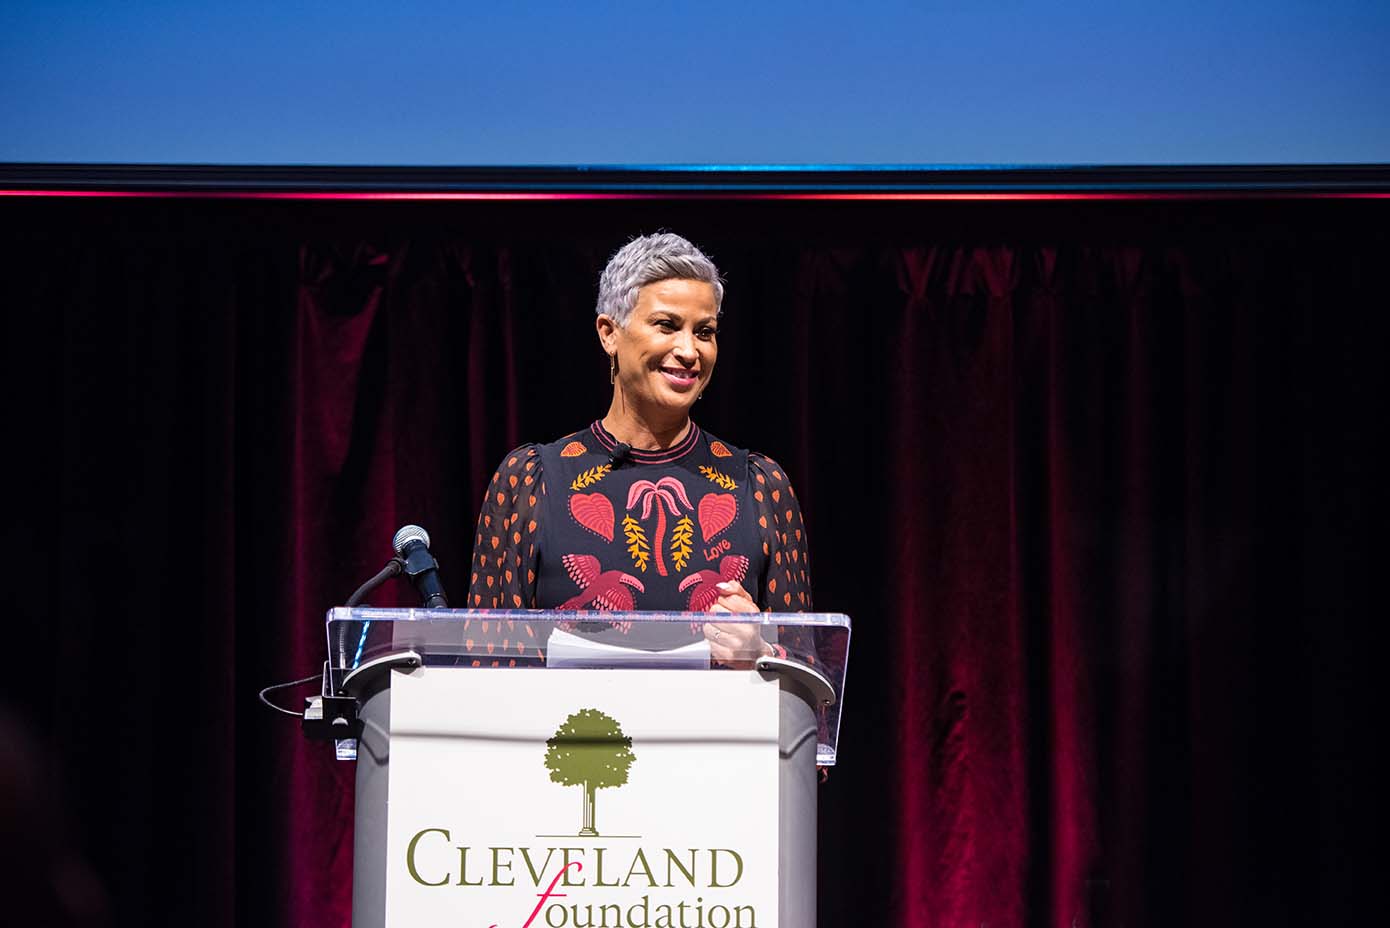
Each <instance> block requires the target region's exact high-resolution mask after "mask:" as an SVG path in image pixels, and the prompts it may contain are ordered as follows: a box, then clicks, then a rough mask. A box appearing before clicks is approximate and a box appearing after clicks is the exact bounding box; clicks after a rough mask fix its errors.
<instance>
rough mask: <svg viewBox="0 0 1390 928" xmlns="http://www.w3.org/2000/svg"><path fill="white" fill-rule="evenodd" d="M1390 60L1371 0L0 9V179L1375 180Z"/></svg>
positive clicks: (342, 3)
mask: <svg viewBox="0 0 1390 928" xmlns="http://www.w3.org/2000/svg"><path fill="white" fill-rule="evenodd" d="M1387 48H1390V3H1386V2H1384V0H1374V2H1370V0H1355V2H1345V0H1343V2H1339V0H1328V2H1322V3H1315V2H1305V0H1268V2H1264V3H1255V2H1242V3H1231V2H1221V0H1208V2H1196V0H1171V2H1167V3H1162V4H1158V3H1133V2H1126V0H1110V2H1097V0H1079V2H1068V3H1058V2H1053V3H1037V2H1031V0H976V2H968V3H967V2H961V0H955V2H912V3H909V2H891V3H872V2H866V3H861V4H846V3H833V4H832V3H822V2H814V0H802V2H797V3H792V2H787V0H765V2H757V3H750V2H747V0H739V2H729V0H706V2H702V3H698V4H696V3H670V4H654V3H651V2H649V0H642V2H633V0H614V2H600V3H582V4H578V3H565V4H561V3H553V2H552V3H526V2H516V3H488V4H470V3H463V2H457V0H455V2H443V0H437V2H420V0H402V2H396V3H380V2H372V3H368V2H363V0H335V2H324V0H304V2H288V3H287V2H283V0H280V2H275V3H266V2H259V0H253V2H242V3H236V4H188V3H174V2H167V0H145V2H141V3H114V2H82V0H42V2H39V0H9V2H6V3H5V4H3V5H0V161H49V162H118V163H142V162H147V163H166V164H168V163H174V164H179V163H182V164H197V163H225V164H344V165H363V164H387V165H527V164H531V165H557V164H575V165H629V166H636V165H655V164H659V165H678V166H680V167H681V169H682V170H691V171H697V170H702V169H718V170H728V169H730V168H738V169H754V167H755V166H756V169H760V170H761V169H767V168H769V167H776V166H780V165H791V164H795V165H802V166H807V165H809V166H814V167H816V168H823V169H826V170H835V169H837V168H839V167H843V166H846V165H859V166H862V165H882V166H888V165H892V166H904V165H913V166H917V165H934V166H947V165H949V166H967V165H968V166H978V165H1020V164H1031V165H1063V164H1070V165H1094V164H1194V163H1207V164H1231V163H1252V164H1260V163H1376V162H1382V163H1383V162H1390V54H1387V52H1386V49H1387ZM716 166H717V168H716Z"/></svg>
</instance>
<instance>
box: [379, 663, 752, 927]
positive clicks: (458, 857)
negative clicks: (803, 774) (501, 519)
mask: <svg viewBox="0 0 1390 928" xmlns="http://www.w3.org/2000/svg"><path fill="white" fill-rule="evenodd" d="M778 690H779V688H778V683H777V681H776V680H775V679H771V680H770V679H768V678H767V677H765V676H764V675H762V674H759V673H757V672H754V671H748V672H741V671H731V672H722V673H701V672H670V671H664V670H610V671H596V670H548V671H544V672H517V671H509V670H506V669H497V670H493V669H487V668H481V669H468V670H463V669H454V668H448V667H424V668H418V669H415V670H413V671H411V672H408V673H406V672H401V671H394V672H392V674H391V683H390V694H391V699H390V710H389V729H390V731H389V736H390V755H391V757H390V778H389V784H388V786H387V804H386V807H387V810H388V811H387V822H386V873H385V900H384V902H385V925H386V926H387V928H406V926H410V928H435V926H439V928H444V926H448V928H461V926H465V928H467V926H478V928H490V926H494V925H495V926H497V928H525V926H536V928H540V926H548V928H570V926H594V928H597V926H603V928H609V926H612V928H681V926H695V925H699V926H702V928H706V926H707V928H730V926H740V928H743V926H749V928H752V926H757V928H773V926H776V925H777V924H778V921H779V912H778V887H779V874H778V860H779V849H778V833H779V828H778V824H779V819H778V816H779V780H778V776H779V772H778V763H779V749H778V737H779V695H778Z"/></svg>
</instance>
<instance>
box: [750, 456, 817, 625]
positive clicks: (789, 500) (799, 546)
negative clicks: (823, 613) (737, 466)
mask: <svg viewBox="0 0 1390 928" xmlns="http://www.w3.org/2000/svg"><path fill="white" fill-rule="evenodd" d="M748 475H749V477H750V478H751V480H752V482H753V500H754V502H756V503H757V506H758V530H759V532H760V533H761V534H762V539H763V553H764V554H766V555H767V558H768V561H767V573H766V575H765V576H764V577H763V582H762V585H761V587H760V588H759V589H758V591H757V593H756V596H755V598H756V599H757V601H758V607H759V608H760V609H762V610H763V611H765V612H766V611H771V612H809V611H811V609H812V604H811V565H810V564H809V563H808V561H809V558H808V557H807V555H806V525H805V523H803V522H802V520H801V504H800V503H798V502H797V501H796V493H795V492H794V491H793V490H792V484H791V481H790V480H788V479H787V475H786V472H785V471H783V470H782V468H781V467H779V466H778V465H777V462H776V461H774V460H772V459H771V458H769V457H766V456H764V455H761V454H754V453H750V454H749V455H748Z"/></svg>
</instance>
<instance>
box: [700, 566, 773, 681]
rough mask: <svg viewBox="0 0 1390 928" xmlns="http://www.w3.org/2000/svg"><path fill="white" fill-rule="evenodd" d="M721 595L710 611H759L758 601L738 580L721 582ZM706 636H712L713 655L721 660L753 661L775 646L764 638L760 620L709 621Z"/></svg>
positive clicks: (747, 662) (733, 663)
mask: <svg viewBox="0 0 1390 928" xmlns="http://www.w3.org/2000/svg"><path fill="white" fill-rule="evenodd" d="M718 590H719V599H718V600H716V601H715V602H714V604H713V605H711V606H710V607H709V611H710V612H741V613H748V612H758V611H759V610H758V604H757V603H755V602H753V597H752V596H750V595H749V593H748V591H747V590H745V589H744V588H743V585H742V584H741V583H739V582H738V581H737V580H725V581H724V582H723V583H721V584H719V586H718ZM705 638H707V639H708V640H709V653H710V657H711V658H712V659H713V660H714V661H716V662H718V663H721V664H732V665H735V666H737V665H739V664H745V665H751V664H752V662H753V661H754V660H756V659H757V658H759V657H761V656H763V655H764V654H771V653H772V646H771V645H770V644H768V643H767V642H766V641H763V639H762V635H761V634H760V629H759V626H758V623H756V622H706V623H705Z"/></svg>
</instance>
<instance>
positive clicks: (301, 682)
mask: <svg viewBox="0 0 1390 928" xmlns="http://www.w3.org/2000/svg"><path fill="white" fill-rule="evenodd" d="M321 682H323V676H322V675H321V674H317V673H316V674H314V675H313V676H312V677H305V678H304V679H302V680H293V681H291V682H289V683H276V684H274V685H273V686H267V687H266V688H265V689H263V690H261V691H260V693H258V694H257V695H258V696H259V697H260V700H261V702H263V703H265V704H266V705H267V706H270V708H272V709H274V710H275V711H276V712H283V713H285V714H286V715H292V716H294V717H295V718H297V719H298V718H303V717H304V713H303V712H295V711H294V710H292V709H286V708H285V707H284V706H277V705H276V704H275V703H273V702H271V701H270V700H269V699H267V698H266V696H265V694H266V693H269V692H270V691H271V690H284V689H289V688H290V687H291V686H303V685H304V684H305V683H321Z"/></svg>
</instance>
